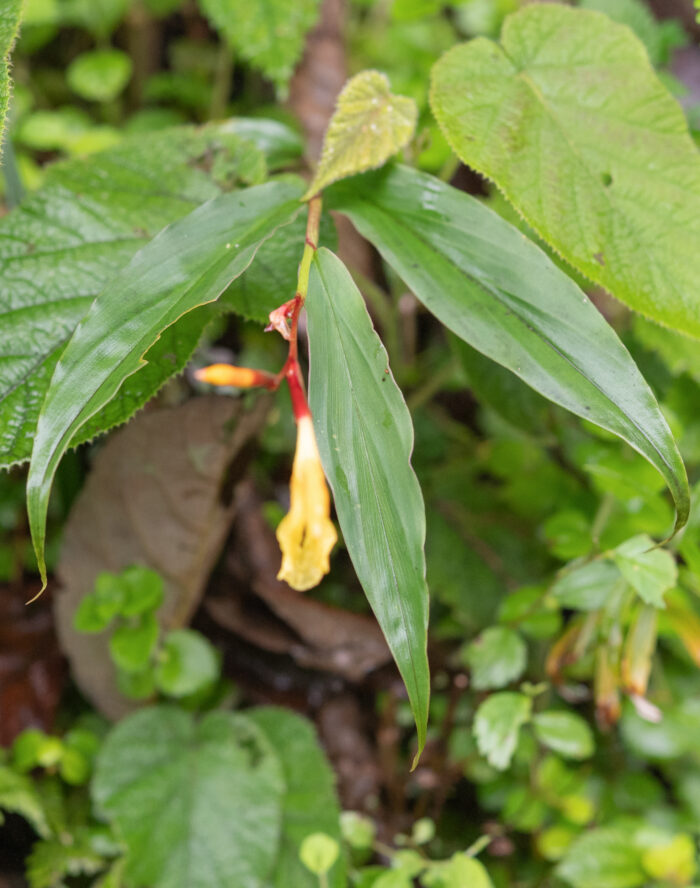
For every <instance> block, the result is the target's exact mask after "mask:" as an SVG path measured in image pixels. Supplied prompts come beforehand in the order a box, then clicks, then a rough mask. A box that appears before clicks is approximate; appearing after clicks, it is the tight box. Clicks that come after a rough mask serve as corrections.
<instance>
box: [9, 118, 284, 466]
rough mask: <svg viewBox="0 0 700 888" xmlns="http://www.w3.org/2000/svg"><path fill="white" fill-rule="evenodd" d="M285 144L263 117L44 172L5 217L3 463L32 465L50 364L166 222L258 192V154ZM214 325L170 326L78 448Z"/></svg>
mask: <svg viewBox="0 0 700 888" xmlns="http://www.w3.org/2000/svg"><path fill="white" fill-rule="evenodd" d="M268 124H269V126H268ZM239 129H240V130H241V132H243V133H244V134H245V141H243V140H242V138H241V137H240V136H238V135H237V133H238V131H239ZM230 131H231V132H230ZM292 142H293V138H292V134H290V133H289V131H288V130H287V129H286V128H284V127H282V126H281V125H279V124H276V123H274V122H272V121H264V120H262V121H253V122H251V121H247V120H242V121H237V120H234V121H231V122H229V124H227V125H226V126H222V127H205V128H203V129H199V130H198V129H195V128H193V127H181V128H177V129H171V130H167V131H163V132H159V133H154V134H150V135H149V136H147V137H144V136H140V137H139V138H138V139H134V140H133V141H127V142H125V143H124V144H122V145H120V146H119V147H117V148H114V149H112V150H110V151H106V152H104V153H102V154H99V155H95V156H93V157H90V158H89V159H87V160H86V159H83V158H81V159H80V160H75V161H69V162H67V163H62V164H57V165H56V166H54V167H52V168H50V170H49V172H48V175H47V182H46V185H45V187H44V188H43V189H42V190H41V191H40V192H38V193H37V194H34V195H32V196H31V197H29V198H28V200H27V201H26V202H25V203H24V204H22V206H20V207H18V208H17V209H16V210H14V211H13V212H12V213H10V214H9V215H7V216H6V217H5V218H4V219H2V220H0V271H1V273H2V281H3V286H2V292H0V465H3V466H8V465H12V464H13V463H16V462H23V461H24V460H26V459H28V458H29V455H30V453H31V448H32V443H33V439H34V432H35V430H36V422H37V417H38V415H39V409H40V407H41V404H42V402H43V399H44V396H45V394H46V390H47V388H48V385H49V382H50V380H51V376H52V374H53V370H54V367H55V365H56V361H57V360H58V357H59V355H60V353H61V351H62V350H63V348H64V347H65V344H66V342H67V340H68V339H69V338H70V335H71V333H72V332H73V330H74V329H75V327H76V326H77V324H78V321H79V320H80V319H81V318H82V317H83V315H84V314H85V312H86V311H87V309H88V308H89V307H90V303H91V302H92V300H93V299H94V298H95V296H96V295H97V294H98V293H99V292H100V291H101V290H102V289H103V288H104V286H105V285H106V284H107V282H108V281H109V280H110V279H111V278H113V277H114V276H115V274H116V273H117V271H118V270H119V269H120V268H121V267H123V266H124V265H126V263H127V262H128V261H129V259H130V258H131V257H132V256H133V254H134V253H135V252H136V251H137V250H138V249H139V248H140V247H142V246H143V245H144V244H145V243H147V242H148V240H150V238H152V237H153V236H154V235H155V234H157V233H158V231H160V230H161V229H162V228H163V227H164V226H165V225H168V224H170V223H171V222H173V221H175V220H176V219H179V218H180V217H181V216H184V215H186V214H187V213H188V212H190V211H191V210H193V209H194V208H195V207H196V206H198V205H199V204H200V203H203V202H204V201H206V200H210V199H211V198H213V197H216V196H217V195H219V194H221V193H222V191H223V190H226V189H230V188H232V187H234V186H236V185H237V184H253V183H254V182H255V181H256V180H257V177H258V176H259V170H260V167H261V165H262V167H263V169H264V165H265V159H264V156H263V154H262V153H261V150H265V151H271V152H275V153H279V152H281V155H282V156H287V155H289V152H290V151H292ZM256 144H260V145H261V146H262V148H261V149H257V148H256ZM222 169H225V171H226V175H225V178H224V179H221V178H220V176H221V171H222ZM236 170H237V171H238V175H236ZM270 261H272V260H270ZM211 316H212V315H211V308H210V307H204V308H201V309H198V310H197V311H195V312H191V313H189V314H188V315H185V317H183V318H182V319H181V321H179V322H178V323H176V324H174V325H173V326H172V327H171V328H169V329H168V330H167V331H166V332H165V333H164V334H163V336H162V337H161V338H160V340H159V341H158V342H157V343H156V345H155V346H154V347H153V348H152V349H151V350H150V352H149V354H148V364H147V365H146V366H145V367H143V368H142V369H141V370H139V372H138V373H136V374H134V375H133V376H132V377H130V378H129V379H128V380H127V382H126V383H125V385H124V386H122V388H121V389H120V391H119V393H118V395H117V397H116V398H115V399H114V400H113V401H112V402H111V403H110V404H109V405H108V406H107V407H105V408H104V409H103V410H102V411H101V412H100V413H98V415H97V416H96V417H95V418H94V420H91V421H90V422H89V423H87V424H86V425H85V426H84V427H83V429H82V430H81V432H80V433H79V434H78V436H77V437H76V438H74V440H73V443H74V444H77V443H80V442H81V441H84V440H89V439H90V438H92V437H94V436H95V435H96V434H97V433H98V432H100V431H104V430H105V429H108V428H110V427H111V426H113V425H116V424H118V423H120V422H124V421H125V420H126V419H128V418H129V417H130V416H131V415H132V414H133V413H134V412H135V411H136V410H137V409H138V408H139V407H141V406H142V405H143V404H144V403H145V401H147V400H148V399H149V398H150V397H151V396H152V395H153V394H154V393H155V392H156V391H158V389H159V388H160V387H161V386H162V385H163V383H164V382H165V380H166V379H168V378H169V377H170V376H172V375H173V374H174V373H176V372H179V371H180V370H181V369H182V368H183V366H184V365H185V363H186V362H187V361H188V360H189V358H190V357H191V355H192V351H193V350H194V348H195V345H196V343H197V341H198V340H199V337H200V335H201V333H202V330H203V329H204V326H205V325H206V323H207V322H208V321H209V319H210V318H211ZM18 345H19V346H20V347H18Z"/></svg>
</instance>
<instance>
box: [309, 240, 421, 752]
mask: <svg viewBox="0 0 700 888" xmlns="http://www.w3.org/2000/svg"><path fill="white" fill-rule="evenodd" d="M307 310H308V317H309V355H310V379H309V398H310V403H311V410H312V413H313V416H314V427H315V429H316V435H317V437H318V446H319V450H320V453H321V459H322V461H323V466H324V469H325V471H326V475H327V477H328V480H329V483H330V486H331V488H332V490H333V498H334V500H335V507H336V511H337V513H338V520H339V521H340V526H341V528H342V531H343V537H344V539H345V543H346V545H347V548H348V552H349V553H350V557H351V558H352V562H353V564H354V566H355V570H356V571H357V576H358V577H359V580H360V582H361V583H362V587H363V589H364V590H365V594H366V595H367V598H368V599H369V602H370V604H371V605H372V609H373V610H374V613H375V614H376V617H377V620H378V621H379V625H380V626H381V628H382V631H383V632H384V635H385V637H386V640H387V642H388V644H389V647H390V648H391V651H392V653H393V655H394V659H395V660H396V664H397V666H398V667H399V671H400V672H401V676H402V678H403V680H404V682H405V684H406V689H407V690H408V696H409V699H410V701H411V707H412V709H413V715H414V718H415V720H416V725H417V728H418V747H419V750H421V749H422V748H423V744H424V742H425V731H426V722H427V717H428V697H429V692H430V686H429V673H428V661H427V654H426V647H427V629H428V590H427V586H426V583H425V556H424V554H423V544H424V540H425V507H424V505H423V497H422V494H421V490H420V487H419V485H418V481H417V479H416V476H415V474H414V473H413V469H412V468H411V464H410V456H411V450H412V448H413V426H412V424H411V417H410V414H409V412H408V409H407V407H406V404H405V402H404V400H403V397H402V395H401V392H400V391H399V389H398V388H397V386H396V383H395V382H394V379H393V377H392V375H391V372H390V370H389V363H388V358H387V354H386V351H385V350H384V346H383V345H382V343H381V340H380V339H379V337H378V336H377V334H376V333H375V331H374V329H373V327H372V322H371V320H370V318H369V315H368V314H367V310H366V308H365V304H364V301H363V299H362V296H361V294H360V292H359V290H358V289H357V287H356V286H355V284H354V283H353V280H352V278H351V277H350V274H349V272H348V271H347V269H346V268H345V267H344V265H343V264H342V262H340V260H339V259H337V258H336V257H335V256H334V255H333V254H332V253H330V252H329V251H328V250H325V249H321V250H320V251H319V252H318V253H317V254H316V258H315V260H314V262H313V265H312V270H311V279H310V284H309V297H308V300H307Z"/></svg>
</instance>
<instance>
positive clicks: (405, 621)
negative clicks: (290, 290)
mask: <svg viewBox="0 0 700 888" xmlns="http://www.w3.org/2000/svg"><path fill="white" fill-rule="evenodd" d="M316 267H317V271H318V274H319V277H320V278H321V280H322V282H323V288H324V291H325V294H326V301H327V303H328V306H329V308H330V311H331V314H332V316H333V319H334V324H335V327H336V330H337V331H338V336H337V339H336V341H337V342H338V344H339V346H340V351H341V353H342V356H343V364H344V365H345V374H346V377H347V384H348V388H349V390H350V392H351V402H352V405H353V410H354V411H355V412H356V414H357V416H358V418H359V419H360V420H361V421H360V423H359V434H360V437H361V440H362V448H363V450H364V452H365V456H366V459H367V466H368V469H369V473H370V476H371V479H372V482H373V483H372V492H373V493H374V494H375V501H376V503H377V514H378V515H379V520H380V525H381V528H382V535H383V537H384V541H385V544H386V548H387V551H389V552H392V549H391V547H390V544H389V537H388V534H387V530H386V524H385V521H384V515H383V512H382V509H381V503H380V500H379V497H378V496H377V495H376V491H377V489H378V488H377V485H376V479H375V475H374V472H373V467H372V462H371V460H370V458H369V448H368V447H367V441H366V437H365V431H364V415H363V413H362V411H361V410H360V408H359V406H358V403H357V399H356V397H355V395H354V392H355V387H354V385H353V381H352V375H351V373H350V365H349V363H348V357H347V354H346V352H345V347H344V344H343V339H342V336H341V335H340V324H339V323H338V320H337V315H336V312H335V307H334V305H333V300H332V299H331V298H330V294H329V289H328V286H327V284H326V281H325V278H324V275H323V270H322V269H321V267H320V263H317V264H316ZM407 462H408V467H409V471H413V470H412V469H411V465H410V458H409V459H408V460H407ZM390 563H391V576H392V579H393V581H394V588H395V589H396V593H397V594H396V597H397V599H398V601H399V609H400V611H401V622H402V624H403V625H404V626H405V627H409V628H410V622H409V620H408V619H407V615H406V611H405V609H404V602H403V597H402V596H401V594H400V593H401V589H400V585H399V582H398V577H397V574H396V570H395V566H394V556H393V552H392V557H391V559H390ZM411 566H412V567H414V566H413V563H412V562H411ZM412 572H413V571H412ZM424 584H425V580H423V584H422V585H424ZM410 637H411V633H410V632H409V631H407V632H406V638H410ZM409 659H410V663H411V671H412V673H413V682H414V687H415V689H416V691H419V689H420V686H421V685H420V681H419V677H418V671H417V665H416V663H415V659H414V656H413V649H412V646H411V645H409ZM422 715H423V714H422V713H421V717H422Z"/></svg>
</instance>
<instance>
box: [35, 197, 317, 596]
mask: <svg viewBox="0 0 700 888" xmlns="http://www.w3.org/2000/svg"><path fill="white" fill-rule="evenodd" d="M300 195H301V188H300V187H299V185H298V184H296V183H289V182H272V183H268V184H267V185H258V186H256V187H254V188H249V189H247V190H245V191H241V192H237V193H233V194H225V195H222V196H221V197H217V198H215V199H214V200H211V201H209V202H208V203H205V204H203V205H202V206H201V207H198V208H197V209H196V210H194V212H192V213H190V214H189V215H188V216H186V217H185V218H183V219H180V220H179V221H178V222H175V223H174V224H173V225H170V226H168V227H167V228H165V229H163V231H162V232H161V233H160V234H159V235H158V236H157V237H156V238H154V240H152V241H151V242H150V243H149V244H148V245H147V246H146V247H144V248H143V249H142V250H140V251H139V252H138V253H137V254H136V255H135V256H134V258H133V259H132V260H131V262H130V263H129V265H127V266H126V267H125V268H124V269H122V270H121V271H120V272H119V273H118V275H117V276H116V277H115V278H114V280H113V281H112V283H111V284H109V285H108V286H107V288H106V289H105V290H104V291H103V292H102V293H101V294H100V295H99V296H98V297H97V298H96V299H95V301H94V302H93V304H92V306H91V307H90V310H89V311H88V313H87V315H86V316H85V318H84V319H83V320H82V321H81V322H80V324H79V325H78V327H77V328H76V331H75V333H74V334H73V336H72V338H71V340H70V342H69V343H68V345H67V346H66V349H65V351H64V352H63V354H62V356H61V359H60V360H59V362H58V364H57V365H56V369H55V371H54V375H53V378H52V380H51V385H50V387H49V390H48V392H47V394H46V398H45V400H44V404H43V407H42V410H41V413H40V415H39V421H38V424H37V432H36V438H35V440H34V449H33V451H32V458H31V464H30V469H29V477H28V479H27V508H28V514H29V524H30V528H31V532H32V539H33V541H34V548H35V551H36V555H37V560H38V562H39V568H40V570H41V573H42V579H43V580H44V582H46V569H45V565H44V537H45V531H46V511H47V505H48V499H49V493H50V491H51V483H52V480H53V476H54V473H55V471H56V468H57V467H58V463H59V462H60V459H61V457H62V456H63V454H64V453H65V451H66V450H67V449H68V447H69V445H70V442H71V440H72V438H73V437H74V435H75V433H76V432H77V430H78V429H79V428H80V427H81V426H82V425H83V424H84V423H85V422H87V421H88V420H89V419H90V417H91V416H93V415H94V414H95V413H96V412H97V411H98V410H99V409H100V408H101V407H103V406H104V405H105V404H106V403H108V402H109V401H110V400H111V399H112V398H113V397H114V395H115V394H116V392H117V391H118V389H119V387H120V386H121V384H122V383H123V382H124V380H125V379H126V378H127V377H128V376H130V375H131V374H132V373H135V372H136V371H137V370H138V369H139V367H140V366H142V363H143V355H144V353H145V352H146V351H147V350H148V348H150V346H151V345H153V343H154V342H155V341H156V340H157V339H158V337H159V336H160V334H161V333H162V332H163V331H164V330H166V329H167V328H168V327H169V326H170V325H171V324H173V323H174V322H175V321H176V320H177V319H178V318H179V317H181V316H182V315H183V314H184V313H185V312H188V311H190V310H191V309H193V308H196V307H197V306H199V305H203V304H205V303H207V302H213V301H214V300H215V299H217V298H218V297H219V296H220V295H221V293H222V292H223V291H224V290H225V289H226V287H227V286H228V285H229V284H230V283H231V281H232V280H234V279H235V278H236V277H238V275H240V274H241V273H242V272H243V271H245V269H246V267H247V266H248V265H249V264H250V262H251V261H252V259H253V257H254V256H255V252H256V250H257V249H258V247H259V246H260V245H261V244H262V243H263V242H264V241H265V240H266V239H267V238H268V237H270V235H272V234H273V233H274V231H275V230H276V229H277V228H278V227H279V226H280V225H283V224H285V223H287V222H289V221H290V220H291V219H293V218H294V216H295V214H296V213H297V212H299V209H300V207H299V203H298V199H299V197H300Z"/></svg>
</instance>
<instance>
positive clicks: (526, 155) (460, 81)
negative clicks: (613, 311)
mask: <svg viewBox="0 0 700 888" xmlns="http://www.w3.org/2000/svg"><path fill="white" fill-rule="evenodd" d="M432 80H433V84H432V91H431V105H432V108H433V112H434V113H435V116H436V117H437V119H438V122H439V123H440V126H441V127H442V129H443V131H444V133H445V135H446V137H447V139H448V141H449V142H450V144H451V145H452V147H453V148H454V150H455V152H456V153H457V154H458V155H459V157H460V158H461V159H462V160H463V161H464V162H465V163H468V164H469V165H470V166H472V167H474V169H476V170H478V171H479V172H480V173H483V174H484V175H486V176H488V177H489V178H490V179H493V180H494V181H495V182H496V184H497V185H498V187H499V188H501V189H502V191H503V192H504V194H505V195H506V197H507V198H508V200H510V201H511V202H512V203H513V204H514V205H515V206H516V207H517V209H518V210H519V212H520V213H522V215H523V216H524V217H525V219H526V220H527V221H528V222H529V223H530V225H531V226H532V227H533V228H534V229H535V231H537V233H538V234H539V235H540V236H541V237H542V238H543V239H544V240H545V241H547V243H549V244H551V245H552V246H553V247H555V249H556V250H557V251H558V252H559V253H561V255H562V256H563V257H564V258H565V259H566V260H567V261H569V262H570V263H571V264H572V265H574V266H575V267H576V268H577V269H579V270H580V271H582V272H583V273H584V274H585V275H587V276H588V277H589V278H590V279H591V280H593V281H596V282H597V283H599V284H601V285H602V286H604V287H605V288H606V289H608V290H609V291H610V292H611V293H612V294H613V296H616V297H617V298H618V299H621V300H622V301H623V302H626V303H627V305H629V306H630V307H631V308H633V309H635V310H636V311H639V312H642V314H645V315H648V316H649V317H651V318H654V320H656V321H659V322H660V323H662V324H667V325H668V326H671V327H674V328H676V329H677V330H680V331H681V332H683V333H687V334H690V335H692V336H696V337H700V299H699V298H698V289H697V282H698V279H699V278H700V213H699V212H698V205H699V204H700V154H698V150H697V147H696V145H695V144H694V142H693V140H692V138H691V137H690V134H689V133H688V126H687V122H686V119H685V115H684V114H683V111H682V109H681V107H680V106H679V105H678V103H677V102H676V101H675V99H674V98H673V97H672V96H671V95H670V93H669V92H668V90H667V89H666V87H665V86H664V85H663V84H662V82H661V81H660V80H659V78H658V76H657V75H656V73H655V71H654V69H653V68H652V66H651V64H650V62H649V58H648V56H647V52H646V49H645V47H644V45H643V44H642V43H641V42H640V41H639V40H638V39H637V37H636V36H635V35H634V34H633V33H632V31H630V29H629V28H627V27H624V26H622V25H618V24H616V23H615V22H613V21H611V20H610V19H609V18H608V17H607V16H606V15H603V14H602V13H599V12H593V11H591V10H584V9H572V8H570V7H568V6H564V5H560V4H553V3H552V4H546V5H545V4H541V3H534V4H532V5H531V6H527V7H526V8H524V9H522V10H520V11H519V12H517V13H515V14H513V15H511V16H509V17H508V18H507V19H506V22H505V24H504V26H503V32H502V35H501V43H500V45H499V44H496V43H494V42H493V41H491V40H486V39H484V38H479V39H477V40H472V41H470V42H469V43H465V44H462V45H460V46H456V47H454V48H453V49H451V50H450V51H449V52H447V53H446V54H445V55H444V56H443V57H442V58H441V59H440V60H439V61H438V62H437V64H436V65H435V67H434V68H433V75H432Z"/></svg>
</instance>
